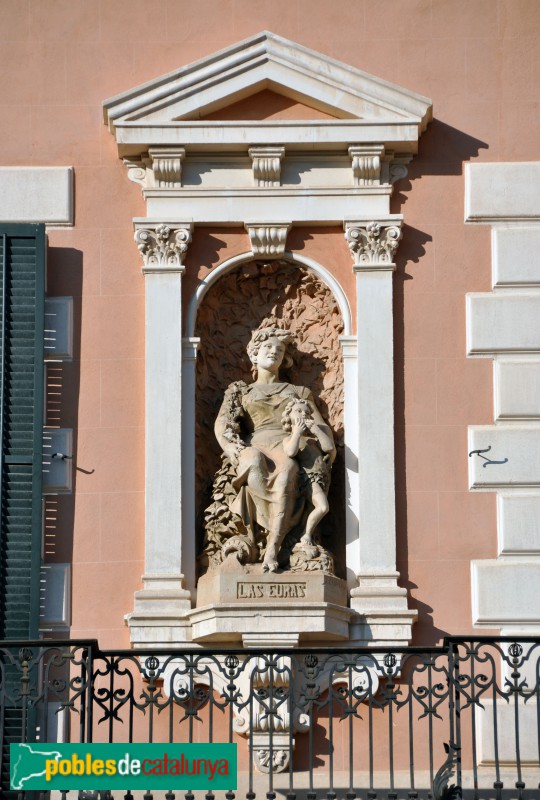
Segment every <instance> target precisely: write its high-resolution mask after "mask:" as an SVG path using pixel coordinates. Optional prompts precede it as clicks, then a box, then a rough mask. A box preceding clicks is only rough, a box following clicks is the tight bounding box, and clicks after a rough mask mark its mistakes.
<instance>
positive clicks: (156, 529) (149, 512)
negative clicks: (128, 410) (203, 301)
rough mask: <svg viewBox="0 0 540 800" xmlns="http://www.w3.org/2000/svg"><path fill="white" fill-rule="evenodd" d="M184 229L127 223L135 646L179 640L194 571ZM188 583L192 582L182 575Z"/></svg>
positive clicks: (188, 227) (184, 628) (187, 225)
mask: <svg viewBox="0 0 540 800" xmlns="http://www.w3.org/2000/svg"><path fill="white" fill-rule="evenodd" d="M191 228H192V226H191V224H190V223H178V222H175V223H171V224H165V223H152V221H150V220H141V221H140V222H139V221H135V241H136V242H137V247H138V248H139V252H140V253H141V256H142V259H143V272H144V274H145V276H146V287H145V290H146V291H145V294H146V351H145V360H146V384H145V385H146V408H147V410H148V413H147V414H146V451H145V466H146V522H145V527H146V535H145V543H146V544H145V574H144V575H143V585H144V588H143V590H142V591H139V592H136V593H135V607H134V611H133V612H132V613H131V614H128V616H127V620H128V624H129V626H130V629H131V639H132V642H133V643H134V644H137V645H140V646H149V647H150V646H152V645H156V644H158V645H159V644H164V645H165V644H168V643H170V642H175V641H182V640H185V639H186V638H187V635H186V631H187V630H188V628H189V621H188V620H187V618H186V614H188V613H189V611H190V609H191V594H190V592H189V591H188V590H187V589H186V588H185V574H186V571H188V572H189V573H191V572H193V571H194V555H192V554H191V550H192V545H191V539H193V537H194V531H193V530H191V531H185V530H183V525H182V491H183V482H182V455H181V454H182V425H181V420H182V316H181V308H182V274H183V272H184V266H183V260H184V256H185V254H186V252H187V249H188V246H189V243H190V241H191ZM190 577H191V578H192V576H191V575H190Z"/></svg>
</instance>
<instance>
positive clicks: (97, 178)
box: [0, 0, 540, 647]
mask: <svg viewBox="0 0 540 800" xmlns="http://www.w3.org/2000/svg"><path fill="white" fill-rule="evenodd" d="M262 29H268V30H272V31H273V32H275V33H277V34H280V35H282V36H285V37H288V38H291V39H293V40H296V41H297V42H299V43H300V44H303V45H306V46H308V47H312V48H314V49H316V50H319V51H321V52H322V53H325V54H328V55H330V56H333V57H336V58H339V59H341V60H343V61H345V62H348V63H350V64H351V65H353V66H355V67H358V68H360V69H363V70H365V71H367V72H370V73H372V74H374V75H377V76H379V77H381V78H384V79H386V80H389V81H392V82H394V83H397V84H399V85H401V86H404V87H406V88H407V89H410V90H412V91H415V92H418V93H421V94H423V95H426V96H428V97H431V98H432V100H433V103H434V114H435V119H434V122H433V123H432V125H431V126H430V128H429V129H428V131H427V132H426V133H425V134H424V136H423V137H422V139H421V143H420V153H419V155H418V157H416V158H415V160H414V161H413V163H412V165H411V169H410V172H409V178H408V179H407V180H405V181H402V182H400V183H399V184H398V185H397V187H396V194H395V197H394V200H393V209H392V210H393V211H394V212H401V213H403V214H404V216H405V223H406V227H405V235H404V240H403V242H402V244H401V247H400V250H399V251H398V272H397V274H396V276H395V293H396V299H395V312H396V313H395V317H396V322H395V341H396V423H397V437H396V461H397V487H398V488H397V500H398V561H399V567H398V568H399V569H400V570H401V573H402V578H403V585H405V586H407V587H408V588H409V589H410V590H411V593H412V598H413V604H414V605H416V606H417V607H418V609H419V611H420V622H419V624H418V626H417V628H416V640H417V642H418V643H420V642H433V641H436V640H437V639H439V637H440V636H442V635H443V633H445V632H451V633H466V632H469V631H470V630H471V612H470V570H469V561H470V559H471V558H475V557H494V556H495V555H496V522H495V499H494V496H493V495H491V494H489V493H488V494H470V493H469V492H468V490H467V463H466V462H467V452H466V451H467V444H466V429H467V424H472V423H477V424H482V423H489V422H491V421H492V419H493V416H492V384H491V362H490V361H489V360H467V359H466V357H465V293H466V292H468V291H486V290H489V288H490V241H489V231H488V229H487V228H484V227H466V226H465V225H464V224H463V199H464V184H463V174H462V162H463V161H468V160H480V161H499V160H501V161H512V160H518V161H519V160H534V159H536V158H537V157H538V155H537V151H538V141H539V136H538V133H539V132H538V107H539V106H538V102H539V87H540V56H539V50H538V46H537V43H538V36H539V34H540V6H539V5H538V3H537V2H536V0H452V2H448V1H447V0H338V2H332V3H329V2H326V0H273V2H272V3H267V2H262V1H261V2H260V1H259V0H197V2H195V0H183V1H180V0H101V1H100V0H2V2H0V38H2V43H1V47H0V74H2V78H3V79H2V81H1V82H0V105H1V111H0V141H1V142H2V150H1V157H2V163H3V164H4V165H73V166H74V168H75V215H76V216H75V227H74V228H73V229H69V230H67V229H66V230H51V231H50V234H49V242H50V246H51V250H50V253H49V268H48V291H49V293H50V294H51V295H73V296H74V297H75V312H76V313H75V322H76V324H75V360H74V362H73V364H69V365H64V367H63V374H62V375H61V376H60V378H59V380H60V381H61V384H62V395H61V400H62V402H61V404H60V406H59V409H57V411H56V412H55V413H56V417H55V420H57V421H56V422H55V423H54V424H60V425H63V426H67V427H74V428H75V429H76V463H77V465H78V466H79V467H81V468H82V469H84V470H87V471H90V470H94V472H93V473H92V474H91V475H89V474H86V473H84V472H81V471H77V472H76V473H75V493H74V496H73V497H71V498H69V497H61V498H58V502H57V504H55V503H52V504H51V508H52V507H53V506H54V508H55V510H54V513H53V514H52V516H51V520H52V522H51V525H50V533H49V541H50V546H49V550H48V556H47V557H48V558H49V559H51V560H54V559H57V560H59V561H65V560H72V562H73V609H72V611H73V627H72V635H73V636H96V637H98V638H99V640H100V643H101V645H102V646H104V647H113V646H127V645H128V642H129V636H128V632H127V629H126V627H125V625H124V621H123V615H124V614H125V613H126V612H128V611H130V610H131V609H132V604H133V591H134V590H135V589H137V588H139V587H140V576H141V574H142V572H143V549H144V541H143V539H144V494H143V492H144V460H143V456H144V396H143V392H144V279H143V277H142V275H141V269H140V262H139V255H138V253H137V249H136V246H135V244H134V242H133V234H132V218H133V217H135V216H143V215H144V214H145V208H144V202H143V199H142V197H141V195H140V191H139V188H138V187H137V186H136V185H135V184H133V183H130V182H129V181H128V179H127V176H126V170H125V168H124V166H123V165H122V163H121V162H120V161H119V159H118V157H117V152H116V145H115V143H114V139H113V137H112V136H111V134H110V133H109V132H108V130H107V129H106V127H105V126H104V125H103V121H102V110H101V102H102V101H103V100H104V99H106V98H108V97H110V96H111V95H114V94H117V93H119V92H122V91H125V90H127V89H130V88H132V87H134V86H136V85H137V84H139V83H142V82H145V81H147V80H150V79H152V78H154V77H157V76H159V75H160V74H163V73H165V72H168V71H170V70H172V69H175V68H177V67H179V66H181V65H183V64H185V63H188V62H190V61H192V60H195V59H197V58H200V57H202V56H205V55H207V54H209V53H211V52H212V51H214V50H218V49H220V48H222V47H224V46H227V45H229V44H232V43H234V42H236V41H238V40H240V39H242V38H244V37H246V36H248V35H251V34H254V33H257V32H259V31H260V30H262ZM272 113H280V112H279V109H278V110H277V111H276V109H272ZM282 113H284V114H287V113H289V112H288V111H287V110H286V109H285V110H283V111H282ZM312 233H314V235H313V237H312V238H311V237H309V236H307V237H306V236H304V237H303V232H302V231H300V230H299V231H293V232H292V233H291V238H290V242H289V245H290V246H291V247H292V249H294V247H299V248H300V247H302V248H305V249H304V250H303V252H304V253H305V254H306V255H311V256H312V257H313V258H316V259H317V260H318V261H320V262H321V263H325V264H327V265H331V264H332V263H333V264H334V266H335V268H336V271H337V272H338V273H339V274H340V275H341V276H342V280H343V282H344V283H345V284H346V285H347V289H348V290H349V291H352V286H353V281H352V271H351V272H350V273H348V274H346V273H347V269H348V268H349V266H350V261H349V262H347V259H348V258H349V256H348V253H347V251H346V248H345V247H344V242H343V240H342V239H341V236H342V234H341V232H340V231H327V232H324V231H323V232H319V233H317V232H312ZM220 238H221V239H223V240H224V241H225V246H224V248H223V250H222V251H220V253H219V256H220V260H221V259H222V258H224V257H227V256H229V255H232V254H234V252H236V250H235V248H238V247H240V246H241V249H246V248H245V243H244V245H242V243H241V242H240V241H239V240H240V239H241V238H243V234H237V233H235V232H234V231H230V230H229V231H226V232H225V231H222V232H221V235H220ZM338 240H339V242H338ZM186 263H187V274H186V287H189V286H193V282H194V280H195V279H196V275H197V274H200V273H202V272H204V270H207V269H208V268H209V267H210V266H211V264H210V263H209V261H208V257H207V253H206V252H205V244H204V242H203V241H202V240H201V238H200V237H199V236H198V235H197V236H196V237H195V241H194V244H193V246H192V248H191V250H190V252H189V257H188V259H187V262H186ZM57 377H58V376H57ZM51 513H52V512H51Z"/></svg>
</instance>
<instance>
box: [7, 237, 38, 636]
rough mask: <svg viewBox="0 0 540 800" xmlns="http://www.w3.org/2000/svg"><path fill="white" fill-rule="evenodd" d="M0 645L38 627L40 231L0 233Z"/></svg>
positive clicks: (34, 630) (34, 633) (35, 630)
mask: <svg viewBox="0 0 540 800" xmlns="http://www.w3.org/2000/svg"><path fill="white" fill-rule="evenodd" d="M0 264H1V270H0V272H1V275H0V281H1V286H0V298H1V306H0V357H1V376H0V440H1V444H2V452H1V513H0V639H27V638H29V639H35V638H37V635H38V623H39V569H40V555H41V516H42V511H41V507H42V506H41V468H42V434H43V308H44V274H45V226H44V225H5V226H0Z"/></svg>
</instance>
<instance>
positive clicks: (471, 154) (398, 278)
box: [391, 119, 489, 645]
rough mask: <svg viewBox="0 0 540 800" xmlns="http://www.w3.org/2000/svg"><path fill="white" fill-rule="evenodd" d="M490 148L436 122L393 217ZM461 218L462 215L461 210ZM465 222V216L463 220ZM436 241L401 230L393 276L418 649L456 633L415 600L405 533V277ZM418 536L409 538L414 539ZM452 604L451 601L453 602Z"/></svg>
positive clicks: (399, 428) (402, 542)
mask: <svg viewBox="0 0 540 800" xmlns="http://www.w3.org/2000/svg"><path fill="white" fill-rule="evenodd" d="M488 147H489V145H488V144H487V143H486V142H483V141H481V140H480V139H476V138H474V137H473V136H469V135H468V134H467V133H464V132H463V131H460V130H458V129H457V128H453V127H452V126H451V125H447V124H446V123H445V122H441V121H440V120H438V119H434V120H433V122H432V123H431V124H430V125H429V126H428V128H427V130H426V132H425V133H424V134H423V135H422V138H421V139H420V143H419V152H418V156H416V157H415V158H414V159H413V161H412V162H411V164H410V166H409V174H408V177H407V178H404V179H403V180H400V181H398V182H397V183H396V189H395V192H394V194H393V196H392V204H391V205H392V209H391V210H392V213H394V214H399V213H401V212H402V210H403V209H402V206H403V205H404V204H405V203H406V202H407V200H408V194H409V192H410V191H411V190H412V189H413V188H414V187H413V181H415V180H421V179H422V178H425V177H426V176H437V175H442V176H444V175H456V176H459V175H462V173H463V162H465V161H469V160H470V159H472V158H475V157H476V156H478V155H479V152H480V150H482V149H487V148H488ZM458 214H460V216H461V211H460V210H458ZM461 218H462V216H461ZM431 241H432V236H431V234H430V233H429V232H428V231H421V230H418V229H416V228H412V227H410V226H408V225H405V226H404V227H403V239H402V242H401V244H400V247H399V249H398V252H397V257H396V262H397V270H396V274H395V276H394V381H395V382H394V403H395V438H394V444H395V469H396V546H397V562H398V570H399V571H400V573H401V580H400V583H401V585H402V586H403V587H404V588H407V591H408V592H409V598H410V600H409V602H410V605H411V607H412V608H416V609H417V610H418V622H417V624H416V625H415V626H414V628H413V636H414V644H418V645H420V644H422V645H432V644H437V643H438V642H439V641H440V640H441V639H442V638H443V637H444V636H445V635H447V634H449V633H455V631H453V632H452V631H443V630H441V629H440V628H438V627H436V625H435V623H434V620H433V617H432V614H431V612H432V611H433V609H432V608H431V607H430V606H429V605H428V604H426V603H424V602H422V601H420V600H418V599H416V598H414V597H412V596H411V594H410V593H411V589H417V588H418V587H417V586H416V584H414V583H411V581H410V580H409V550H408V541H409V539H408V537H409V531H408V527H407V521H408V514H407V473H406V436H405V403H406V399H407V398H406V396H405V323H404V318H405V310H404V304H405V297H404V294H405V292H404V290H405V281H409V280H414V275H412V274H410V273H409V272H408V271H407V265H408V264H411V263H414V264H418V263H419V262H421V259H422V257H423V256H424V255H425V253H426V247H425V245H426V244H427V243H428V242H431ZM412 533H414V532H411V534H412ZM449 602H451V598H449Z"/></svg>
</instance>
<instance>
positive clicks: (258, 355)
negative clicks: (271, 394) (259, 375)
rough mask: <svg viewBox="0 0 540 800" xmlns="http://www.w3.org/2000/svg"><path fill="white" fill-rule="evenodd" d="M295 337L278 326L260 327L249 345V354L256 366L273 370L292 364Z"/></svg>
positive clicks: (252, 336)
mask: <svg viewBox="0 0 540 800" xmlns="http://www.w3.org/2000/svg"><path fill="white" fill-rule="evenodd" d="M292 342H293V337H292V335H291V333H290V332H289V331H288V330H285V329H284V328H277V327H265V328H258V329H257V330H256V331H254V332H253V334H252V335H251V339H250V341H249V344H248V346H247V352H248V356H249V358H250V360H251V363H252V364H253V365H254V366H258V365H260V366H261V367H264V368H265V369H269V370H271V371H273V370H274V369H279V368H280V367H281V366H283V367H285V369H287V368H288V367H290V366H292V363H293V361H292V353H291V350H292Z"/></svg>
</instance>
